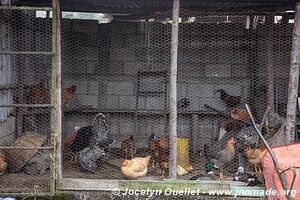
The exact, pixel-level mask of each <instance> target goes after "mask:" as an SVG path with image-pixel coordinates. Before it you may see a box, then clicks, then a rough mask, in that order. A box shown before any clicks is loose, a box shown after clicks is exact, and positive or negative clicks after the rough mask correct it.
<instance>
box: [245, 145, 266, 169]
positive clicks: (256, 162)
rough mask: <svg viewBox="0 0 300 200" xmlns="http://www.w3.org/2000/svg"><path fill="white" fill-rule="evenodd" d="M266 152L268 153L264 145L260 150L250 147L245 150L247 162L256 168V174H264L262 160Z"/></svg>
mask: <svg viewBox="0 0 300 200" xmlns="http://www.w3.org/2000/svg"><path fill="white" fill-rule="evenodd" d="M265 152H266V148H265V147H264V146H263V145H262V146H260V147H259V148H258V149H252V148H251V147H250V146H248V147H247V148H246V149H245V154H246V157H247V160H248V162H249V163H251V164H252V165H253V166H254V169H255V172H256V173H261V172H262V163H261V159H262V157H263V155H264V154H265Z"/></svg>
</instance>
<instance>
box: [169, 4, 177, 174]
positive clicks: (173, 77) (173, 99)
mask: <svg viewBox="0 0 300 200" xmlns="http://www.w3.org/2000/svg"><path fill="white" fill-rule="evenodd" d="M179 7H180V0H173V14H172V22H173V23H172V40H171V66H170V116H169V127H170V128H169V134H170V160H169V178H171V179H176V178H177V172H176V163H177V142H176V140H177V55H178V23H179Z"/></svg>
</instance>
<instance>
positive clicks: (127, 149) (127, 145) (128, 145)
mask: <svg viewBox="0 0 300 200" xmlns="http://www.w3.org/2000/svg"><path fill="white" fill-rule="evenodd" d="M121 149H122V151H123V155H124V157H125V159H127V158H128V157H131V159H133V157H134V154H135V153H136V146H135V143H134V139H133V136H132V135H131V136H130V137H129V138H128V139H126V140H124V141H122V143H121Z"/></svg>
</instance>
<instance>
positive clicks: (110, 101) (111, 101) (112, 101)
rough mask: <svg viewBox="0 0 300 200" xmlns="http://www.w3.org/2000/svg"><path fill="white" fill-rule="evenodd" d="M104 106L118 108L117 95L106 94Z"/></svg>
mask: <svg viewBox="0 0 300 200" xmlns="http://www.w3.org/2000/svg"><path fill="white" fill-rule="evenodd" d="M106 106H107V108H108V109H118V108H119V96H118V95H111V96H107V99H106Z"/></svg>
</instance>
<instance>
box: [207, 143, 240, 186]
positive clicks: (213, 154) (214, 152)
mask: <svg viewBox="0 0 300 200" xmlns="http://www.w3.org/2000/svg"><path fill="white" fill-rule="evenodd" d="M234 145H235V140H234V138H233V137H230V139H229V140H228V141H227V144H226V147H225V148H224V149H221V150H219V151H218V149H211V148H212V146H209V145H207V144H205V145H204V155H205V157H206V159H207V160H208V161H210V160H212V159H215V160H217V161H218V163H219V167H220V175H219V177H220V179H221V180H223V179H224V178H225V176H224V167H225V166H226V164H228V163H230V162H231V161H232V160H233V159H234V157H235V154H236V152H235V147H234Z"/></svg>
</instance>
